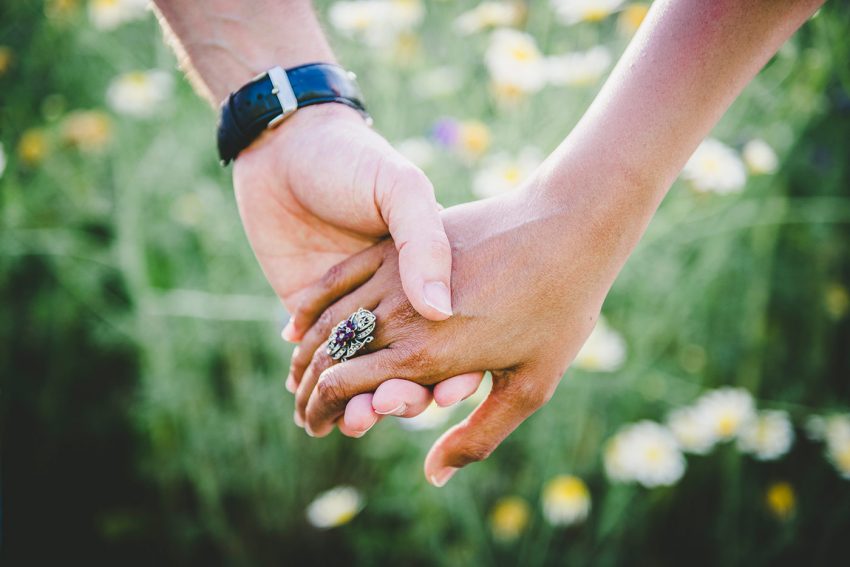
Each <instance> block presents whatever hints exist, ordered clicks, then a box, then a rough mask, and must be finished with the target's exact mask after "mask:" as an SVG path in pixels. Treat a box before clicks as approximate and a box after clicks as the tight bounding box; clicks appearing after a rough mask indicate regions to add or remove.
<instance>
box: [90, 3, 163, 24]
mask: <svg viewBox="0 0 850 567" xmlns="http://www.w3.org/2000/svg"><path fill="white" fill-rule="evenodd" d="M149 4H150V2H149V0H89V6H88V12H89V19H90V20H91V23H92V25H94V27H96V28H97V29H100V30H112V29H115V28H117V27H118V26H120V25H121V24H124V23H127V22H130V21H132V20H138V19H141V18H143V17H144V16H145V14H146V13H147V10H148V5H149Z"/></svg>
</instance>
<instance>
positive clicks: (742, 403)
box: [696, 388, 755, 441]
mask: <svg viewBox="0 0 850 567" xmlns="http://www.w3.org/2000/svg"><path fill="white" fill-rule="evenodd" d="M696 411H697V412H699V413H701V414H702V416H703V419H705V420H707V421H708V424H709V426H710V427H711V429H712V431H713V432H714V435H715V436H716V437H717V439H718V440H721V441H726V440H729V439H732V438H734V437H735V436H736V435H738V433H739V432H740V431H741V428H742V427H743V426H744V424H746V423H747V422H749V421H750V420H751V419H753V418H754V417H755V403H754V402H753V397H752V396H751V395H750V393H749V392H748V391H746V390H744V389H743V388H720V389H717V390H712V391H710V392H708V393H706V394H704V395H703V396H702V397H700V399H699V400H697V402H696Z"/></svg>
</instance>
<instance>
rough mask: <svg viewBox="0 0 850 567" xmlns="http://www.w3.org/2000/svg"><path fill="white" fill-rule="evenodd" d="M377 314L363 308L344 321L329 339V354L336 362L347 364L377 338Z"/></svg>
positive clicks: (335, 328) (332, 332)
mask: <svg viewBox="0 0 850 567" xmlns="http://www.w3.org/2000/svg"><path fill="white" fill-rule="evenodd" d="M375 321H376V319H375V314H374V313H372V312H371V311H369V310H368V309H363V308H362V307H361V308H360V309H358V310H357V311H355V312H354V313H352V314H351V316H350V317H349V318H348V319H343V320H342V321H340V322H339V324H338V325H337V326H336V327H334V329H333V331H331V335H330V337H328V347H327V353H328V355H329V356H330V357H331V358H333V359H334V360H339V361H341V362H345V361H346V360H348V359H349V358H351V357H352V356H354V355H355V354H357V351H359V350H360V349H361V348H363V347H364V346H366V344H367V343H371V342H372V340H373V339H374V338H375V337H373V336H372V332H373V331H374V330H375Z"/></svg>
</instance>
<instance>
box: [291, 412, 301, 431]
mask: <svg viewBox="0 0 850 567" xmlns="http://www.w3.org/2000/svg"><path fill="white" fill-rule="evenodd" d="M292 421H294V422H295V425H297V426H298V427H301V428H303V427H304V420H303V419H301V416H300V415H298V412H297V411H296V412H295V413H294V414H292Z"/></svg>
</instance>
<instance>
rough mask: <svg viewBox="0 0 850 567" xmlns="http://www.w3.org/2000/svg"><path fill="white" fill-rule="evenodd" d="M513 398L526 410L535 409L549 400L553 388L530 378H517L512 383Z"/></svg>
mask: <svg viewBox="0 0 850 567" xmlns="http://www.w3.org/2000/svg"><path fill="white" fill-rule="evenodd" d="M513 390H514V396H515V399H517V400H518V401H519V403H521V404H522V406H523V407H524V408H525V409H527V410H536V409H539V408H541V407H543V406H544V405H546V403H548V402H549V400H550V399H552V395H553V394H554V389H553V388H549V387H546V386H545V385H542V384H538V383H536V382H532V381H530V380H519V381H517V382H516V383H515V384H513Z"/></svg>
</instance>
